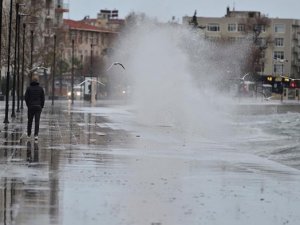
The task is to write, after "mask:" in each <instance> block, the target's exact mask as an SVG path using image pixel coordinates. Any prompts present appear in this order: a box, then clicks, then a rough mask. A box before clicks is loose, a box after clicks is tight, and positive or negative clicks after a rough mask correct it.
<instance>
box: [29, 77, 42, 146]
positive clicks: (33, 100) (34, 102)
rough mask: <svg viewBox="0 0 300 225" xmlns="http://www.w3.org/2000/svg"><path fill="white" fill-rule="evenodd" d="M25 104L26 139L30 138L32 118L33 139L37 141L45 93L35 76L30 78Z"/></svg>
mask: <svg viewBox="0 0 300 225" xmlns="http://www.w3.org/2000/svg"><path fill="white" fill-rule="evenodd" d="M25 102H26V106H27V108H28V123H27V137H28V138H30V137H31V128H32V122H33V118H34V119H35V120H34V125H35V126H34V139H35V140H36V141H37V140H38V135H39V127H40V117H41V113H42V109H43V108H44V104H45V92H44V89H43V88H42V87H41V86H40V84H39V77H38V75H36V74H34V75H33V76H32V81H31V83H30V86H29V87H27V89H26V92H25Z"/></svg>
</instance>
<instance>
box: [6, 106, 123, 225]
mask: <svg viewBox="0 0 300 225" xmlns="http://www.w3.org/2000/svg"><path fill="white" fill-rule="evenodd" d="M2 110H3V109H2ZM0 119H1V118H0ZM102 120H103V118H99V117H94V116H92V115H91V114H84V113H70V112H69V111H68V110H67V108H63V107H61V105H60V106H58V107H53V108H51V107H49V108H48V109H46V110H44V111H43V114H42V118H41V125H40V136H39V141H38V142H37V141H34V140H33V139H27V138H25V137H26V135H25V131H26V129H25V128H26V122H27V120H26V111H24V114H23V113H20V114H17V118H16V119H15V120H13V121H11V122H10V123H9V124H8V125H7V126H3V129H2V130H1V143H0V167H1V177H0V178H1V186H0V204H1V206H0V224H62V220H63V219H62V218H60V217H61V215H60V214H61V213H62V211H61V210H62V207H63V205H60V198H61V197H62V196H63V192H64V186H65V185H64V182H68V181H70V180H71V182H75V181H76V180H82V181H86V180H88V179H89V177H90V179H91V182H90V184H91V183H92V182H94V181H96V182H97V179H98V178H97V176H98V175H97V173H98V172H99V171H97V170H94V169H93V167H94V166H96V167H103V168H105V167H106V166H105V164H111V162H112V161H113V160H114V159H113V157H112V156H111V155H109V154H101V153H99V152H97V150H100V149H101V150H102V151H109V150H108V149H109V145H114V144H118V143H117V142H122V141H123V140H124V137H127V134H126V133H125V132H123V131H112V130H111V129H109V128H101V127H99V126H97V123H102V122H103V121H102ZM112 134H113V135H112ZM93 149H94V150H93ZM102 173H104V174H105V173H109V172H102ZM62 174H63V176H62ZM98 177H99V176H98ZM100 179H101V177H99V181H100ZM64 224H66V223H64Z"/></svg>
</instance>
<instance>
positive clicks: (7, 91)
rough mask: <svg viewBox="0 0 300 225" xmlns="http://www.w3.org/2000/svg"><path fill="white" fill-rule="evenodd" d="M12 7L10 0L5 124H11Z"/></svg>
mask: <svg viewBox="0 0 300 225" xmlns="http://www.w3.org/2000/svg"><path fill="white" fill-rule="evenodd" d="M12 6H13V0H10V9H9V26H8V46H7V73H6V91H5V92H6V93H5V95H6V96H5V97H6V99H5V117H4V123H6V124H7V123H9V121H8V107H9V102H8V101H9V75H10V50H11V49H10V47H11V30H12Z"/></svg>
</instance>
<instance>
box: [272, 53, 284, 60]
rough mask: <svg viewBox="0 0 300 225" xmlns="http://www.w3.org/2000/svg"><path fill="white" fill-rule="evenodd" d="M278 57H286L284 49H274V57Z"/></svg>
mask: <svg viewBox="0 0 300 225" xmlns="http://www.w3.org/2000/svg"><path fill="white" fill-rule="evenodd" d="M273 58H274V59H275V60H276V59H284V52H283V51H274V57H273Z"/></svg>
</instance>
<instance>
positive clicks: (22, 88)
mask: <svg viewBox="0 0 300 225" xmlns="http://www.w3.org/2000/svg"><path fill="white" fill-rule="evenodd" d="M25 31H26V23H23V40H22V80H21V96H22V97H21V109H24V69H25V68H24V59H25Z"/></svg>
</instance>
